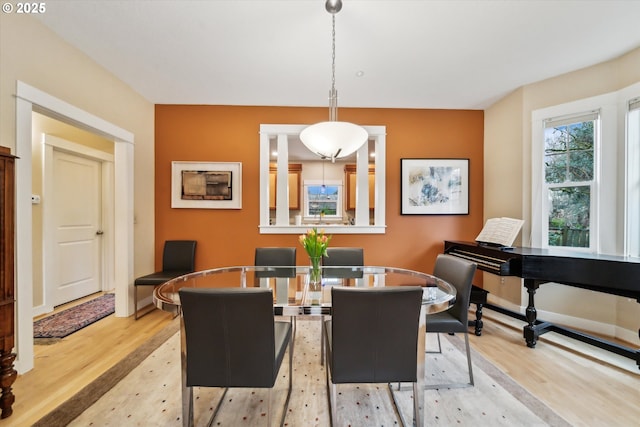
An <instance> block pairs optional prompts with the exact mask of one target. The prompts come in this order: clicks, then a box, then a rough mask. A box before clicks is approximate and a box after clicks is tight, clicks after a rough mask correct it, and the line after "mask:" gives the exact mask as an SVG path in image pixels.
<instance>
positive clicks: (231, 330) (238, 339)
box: [179, 288, 284, 387]
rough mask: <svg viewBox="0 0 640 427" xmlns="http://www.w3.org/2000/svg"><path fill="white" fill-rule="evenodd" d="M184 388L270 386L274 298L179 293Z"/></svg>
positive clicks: (229, 291)
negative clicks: (184, 356)
mask: <svg viewBox="0 0 640 427" xmlns="http://www.w3.org/2000/svg"><path fill="white" fill-rule="evenodd" d="M179 294H180V302H181V305H182V316H183V317H182V319H183V334H184V337H183V339H184V340H185V343H186V345H185V348H186V375H187V386H190V387H191V386H203V387H273V385H274V384H275V381H276V376H277V369H278V368H279V366H280V365H279V363H278V364H276V363H275V360H276V357H278V359H279V360H280V359H281V357H282V356H283V355H284V353H283V354H282V355H278V356H276V355H275V333H274V317H273V294H272V292H271V290H270V289H264V288H182V289H180V291H179Z"/></svg>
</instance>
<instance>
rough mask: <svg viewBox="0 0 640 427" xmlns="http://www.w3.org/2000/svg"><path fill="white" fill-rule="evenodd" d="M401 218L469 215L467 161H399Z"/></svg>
mask: <svg viewBox="0 0 640 427" xmlns="http://www.w3.org/2000/svg"><path fill="white" fill-rule="evenodd" d="M400 203H401V207H400V213H401V214H402V215H467V214H469V159H400Z"/></svg>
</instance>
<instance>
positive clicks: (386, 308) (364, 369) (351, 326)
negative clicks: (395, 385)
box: [329, 286, 422, 383]
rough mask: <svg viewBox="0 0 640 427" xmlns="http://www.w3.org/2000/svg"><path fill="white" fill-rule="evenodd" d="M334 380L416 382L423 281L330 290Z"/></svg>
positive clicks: (349, 381) (331, 355) (350, 381)
mask: <svg viewBox="0 0 640 427" xmlns="http://www.w3.org/2000/svg"><path fill="white" fill-rule="evenodd" d="M331 304H332V315H331V328H330V329H329V331H330V333H331V337H330V341H329V342H330V343H331V351H330V360H329V363H330V366H331V377H332V381H333V382H334V383H383V382H395V381H401V382H415V381H416V366H417V365H416V364H417V348H418V321H419V317H420V305H421V304H422V288H421V287H419V286H389V287H373V288H354V287H337V286H336V287H333V288H332V289H331Z"/></svg>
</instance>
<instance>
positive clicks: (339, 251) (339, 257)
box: [322, 247, 364, 278]
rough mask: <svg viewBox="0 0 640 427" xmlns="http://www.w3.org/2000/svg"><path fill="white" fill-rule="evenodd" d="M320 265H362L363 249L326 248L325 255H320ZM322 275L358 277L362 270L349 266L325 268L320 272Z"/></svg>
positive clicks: (360, 275)
mask: <svg viewBox="0 0 640 427" xmlns="http://www.w3.org/2000/svg"><path fill="white" fill-rule="evenodd" d="M322 265H323V266H326V267H341V266H351V267H362V266H363V265H364V250H363V249H362V248H344V247H343V248H340V247H334V248H327V255H326V256H323V257H322ZM322 275H323V277H335V278H360V277H362V271H361V270H360V271H353V270H352V269H350V268H327V269H325V270H323V272H322Z"/></svg>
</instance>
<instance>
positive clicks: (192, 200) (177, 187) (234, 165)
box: [171, 161, 242, 209]
mask: <svg viewBox="0 0 640 427" xmlns="http://www.w3.org/2000/svg"><path fill="white" fill-rule="evenodd" d="M171 207H172V208H192V209H242V163H241V162H182V161H173V162H171Z"/></svg>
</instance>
